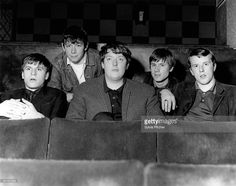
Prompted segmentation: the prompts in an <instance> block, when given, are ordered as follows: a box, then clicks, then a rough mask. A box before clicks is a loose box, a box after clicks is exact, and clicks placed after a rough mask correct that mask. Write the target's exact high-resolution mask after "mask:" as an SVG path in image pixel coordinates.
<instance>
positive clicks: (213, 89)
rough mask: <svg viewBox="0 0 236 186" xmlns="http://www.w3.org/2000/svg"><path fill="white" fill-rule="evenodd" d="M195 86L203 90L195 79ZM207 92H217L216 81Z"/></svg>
mask: <svg viewBox="0 0 236 186" xmlns="http://www.w3.org/2000/svg"><path fill="white" fill-rule="evenodd" d="M195 88H196V90H199V91H201V92H203V91H202V90H201V89H200V88H199V86H198V84H197V82H196V81H195ZM207 92H213V94H216V83H214V85H213V86H212V87H211V88H210V89H209V90H208V91H207Z"/></svg>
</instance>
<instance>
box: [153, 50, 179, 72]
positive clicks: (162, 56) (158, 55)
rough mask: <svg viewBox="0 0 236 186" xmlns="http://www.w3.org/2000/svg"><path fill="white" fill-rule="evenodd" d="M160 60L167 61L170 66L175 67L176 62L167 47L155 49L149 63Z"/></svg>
mask: <svg viewBox="0 0 236 186" xmlns="http://www.w3.org/2000/svg"><path fill="white" fill-rule="evenodd" d="M159 60H163V61H164V62H167V63H168V64H169V66H170V68H172V67H174V66H175V63H176V61H175V59H174V57H173V55H172V53H171V51H170V50H168V49H166V48H157V49H155V50H154V51H153V52H152V54H151V56H150V57H149V64H150V65H151V62H153V61H155V62H158V61H159Z"/></svg>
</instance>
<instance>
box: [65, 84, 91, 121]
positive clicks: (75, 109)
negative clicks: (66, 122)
mask: <svg viewBox="0 0 236 186" xmlns="http://www.w3.org/2000/svg"><path fill="white" fill-rule="evenodd" d="M73 93H74V96H73V99H72V100H71V102H70V105H69V109H68V112H67V114H66V118H67V119H80V120H84V119H86V102H85V98H84V96H83V90H82V89H81V86H77V87H75V89H74V92H73Z"/></svg>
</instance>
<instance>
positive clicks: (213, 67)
mask: <svg viewBox="0 0 236 186" xmlns="http://www.w3.org/2000/svg"><path fill="white" fill-rule="evenodd" d="M213 69H214V72H215V70H216V63H214V67H213Z"/></svg>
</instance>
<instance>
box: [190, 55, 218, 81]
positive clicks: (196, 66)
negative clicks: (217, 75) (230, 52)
mask: <svg viewBox="0 0 236 186" xmlns="http://www.w3.org/2000/svg"><path fill="white" fill-rule="evenodd" d="M211 57H212V56H211V54H209V55H207V56H200V57H198V56H192V57H190V58H189V61H190V64H191V67H190V72H191V74H192V75H193V76H194V77H195V79H196V81H197V83H199V84H201V85H207V84H209V83H210V82H211V81H212V80H213V79H214V71H215V69H216V64H213V62H212V60H211Z"/></svg>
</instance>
